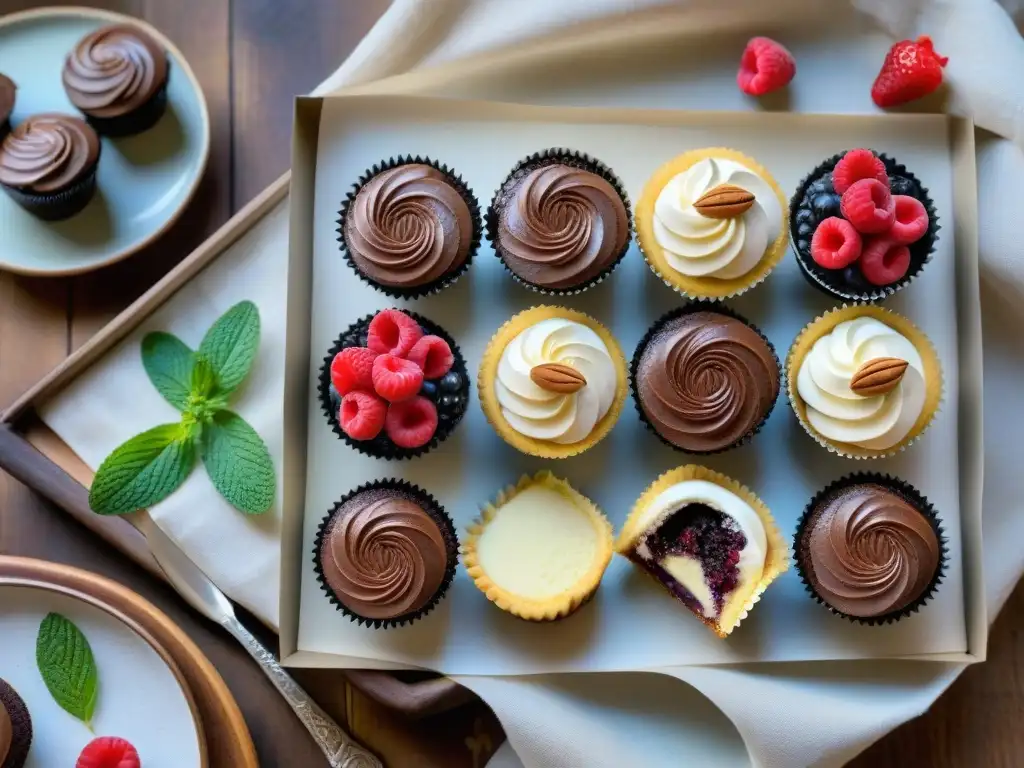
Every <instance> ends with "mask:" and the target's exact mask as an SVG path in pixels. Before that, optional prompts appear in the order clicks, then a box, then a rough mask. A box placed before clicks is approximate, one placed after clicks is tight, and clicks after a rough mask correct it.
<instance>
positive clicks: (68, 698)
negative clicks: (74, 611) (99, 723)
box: [36, 613, 99, 730]
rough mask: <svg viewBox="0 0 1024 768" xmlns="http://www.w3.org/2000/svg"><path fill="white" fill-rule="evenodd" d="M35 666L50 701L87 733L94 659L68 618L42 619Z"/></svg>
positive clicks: (94, 684)
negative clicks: (51, 697)
mask: <svg viewBox="0 0 1024 768" xmlns="http://www.w3.org/2000/svg"><path fill="white" fill-rule="evenodd" d="M36 666H37V667H38V668H39V674H40V675H42V678H43V682H44V683H45V684H46V689H47V690H48V691H49V692H50V695H51V696H53V699H54V701H56V702H57V703H58V704H59V705H60V706H61V708H62V709H64V710H65V711H67V712H68V713H69V714H71V715H73V716H74V717H77V718H78V719H79V720H81V721H82V722H83V723H85V725H86V727H87V728H89V729H90V730H91V729H92V716H93V713H94V712H95V711H96V697H97V694H98V693H99V678H98V676H97V674H96V660H95V659H94V658H93V655H92V648H90V647H89V641H88V640H86V639H85V635H83V634H82V632H81V630H80V629H79V628H78V627H76V626H75V625H74V624H73V623H72V622H71V620H70V619H67V618H65V617H63V616H61V615H60V614H59V613H50V614H47V616H46V618H44V619H43V621H42V623H41V624H40V625H39V633H38V634H37V635H36Z"/></svg>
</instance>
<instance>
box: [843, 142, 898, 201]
mask: <svg viewBox="0 0 1024 768" xmlns="http://www.w3.org/2000/svg"><path fill="white" fill-rule="evenodd" d="M861 179H878V180H879V181H880V182H882V183H883V184H885V186H887V187H888V186H889V175H888V174H887V173H886V172H885V163H883V162H882V161H881V160H879V159H878V158H877V157H875V153H874V152H872V151H871V150H870V149H851V150H850V151H849V152H847V153H846V154H845V155H843V156H842V157H841V158H840V159H839V162H838V163H836V167H835V168H834V169H833V170H832V186H833V188H834V189H835V190H836V192H838V193H839V194H840V195H841V194H843V193H844V192H845V191H846V190H848V189H849V188H850V185H851V184H853V182H855V181H860V180H861Z"/></svg>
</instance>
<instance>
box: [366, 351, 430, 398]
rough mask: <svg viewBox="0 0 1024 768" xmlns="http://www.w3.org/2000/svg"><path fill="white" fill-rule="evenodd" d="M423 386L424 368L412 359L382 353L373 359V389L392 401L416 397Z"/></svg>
mask: <svg viewBox="0 0 1024 768" xmlns="http://www.w3.org/2000/svg"><path fill="white" fill-rule="evenodd" d="M421 386H423V369H421V368H420V367H419V366H418V365H416V363H414V362H413V361H412V360H403V359H402V358H401V357H395V356H394V355H381V356H380V357H378V358H377V359H376V360H374V361H373V391H374V392H376V393H377V394H378V395H380V396H381V397H383V398H384V399H385V400H387V401H388V402H391V403H397V402H398V401H399V400H408V399H409V398H410V397H415V396H416V395H417V394H418V393H419V391H420V387H421Z"/></svg>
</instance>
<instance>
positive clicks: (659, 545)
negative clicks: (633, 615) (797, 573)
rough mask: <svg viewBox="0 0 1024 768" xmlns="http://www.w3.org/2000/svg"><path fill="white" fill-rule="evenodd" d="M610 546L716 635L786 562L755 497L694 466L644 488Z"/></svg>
mask: <svg viewBox="0 0 1024 768" xmlns="http://www.w3.org/2000/svg"><path fill="white" fill-rule="evenodd" d="M616 550H617V551H618V552H619V554H621V555H624V556H626V557H628V558H629V559H630V560H631V561H632V562H633V563H635V564H636V565H638V566H640V567H641V568H643V569H644V570H645V571H646V572H647V573H649V574H650V575H651V576H653V577H654V578H655V579H656V580H657V581H658V582H659V583H660V584H662V585H663V586H664V587H665V589H667V590H668V592H669V593H670V594H671V595H672V596H673V597H675V598H676V599H677V600H678V601H679V602H681V603H682V604H683V605H685V606H686V607H687V608H688V609H689V610H690V611H691V612H692V613H693V614H694V615H695V616H696V617H697V618H698V619H700V620H701V621H702V622H703V623H704V624H706V625H707V626H708V627H710V628H711V629H712V630H714V632H715V633H716V634H717V635H719V636H720V637H726V636H727V635H728V634H729V633H730V632H732V630H733V629H735V628H736V626H737V625H738V624H739V623H740V621H741V620H742V619H743V618H744V617H745V616H746V615H747V613H748V611H749V610H750V608H751V607H753V604H754V603H755V602H756V601H757V600H758V599H760V595H761V593H762V592H763V591H764V590H765V588H767V586H768V584H770V583H771V581H772V580H773V579H775V577H776V576H778V575H779V574H780V573H782V572H783V571H785V570H786V568H787V567H788V564H789V555H788V552H787V549H786V545H785V543H784V542H783V540H782V538H781V536H780V534H779V532H778V529H777V528H776V526H775V522H774V520H773V519H772V517H771V513H770V512H769V511H768V509H767V507H765V506H764V504H763V503H762V502H761V500H760V499H758V498H757V497H756V496H755V495H754V494H753V493H751V492H750V491H749V490H747V489H746V488H745V487H743V486H742V485H740V484H739V483H737V482H735V481H733V480H730V479H729V478H727V477H725V476H724V475H720V474H718V473H717V472H712V471H711V470H708V469H705V468H703V467H697V466H686V467H679V468H678V469H675V470H672V471H670V472H667V473H665V474H664V475H662V476H661V477H660V478H659V479H658V480H657V481H655V483H654V484H653V485H651V487H650V488H648V490H647V491H646V492H645V493H644V495H643V496H641V498H640V500H639V501H638V502H637V503H636V505H635V506H634V507H633V511H632V512H631V513H630V515H629V518H628V519H627V521H626V524H625V526H624V527H623V530H622V533H621V534H620V535H619V540H618V542H617V544H616Z"/></svg>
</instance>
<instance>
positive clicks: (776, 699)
mask: <svg viewBox="0 0 1024 768" xmlns="http://www.w3.org/2000/svg"><path fill="white" fill-rule="evenodd" d="M851 8H852V9H853V10H854V11H855V12H856V13H857V14H858V15H859V20H860V21H859V23H856V24H852V25H851V24H849V18H848V16H849V13H847V12H849V11H850V10H851ZM1022 8H1024V2H1020V0H1007V2H1006V3H1005V7H1001V6H1000V5H998V4H997V3H996V2H995V0H916V1H913V0H911V1H908V2H897V1H896V0H850V2H849V3H844V2H840V0H775V2H773V3H764V2H759V1H757V0H750V1H745V0H690V1H689V2H669V1H668V0H559V1H558V2H552V1H551V0H396V2H395V3H394V4H393V5H392V7H391V8H390V9H389V10H388V11H387V12H386V13H385V15H384V16H383V17H382V18H381V20H380V21H379V22H378V24H377V25H376V26H375V27H374V28H373V29H372V30H371V31H370V33H369V34H368V35H367V36H366V38H365V39H364V40H363V41H362V43H361V44H360V45H359V46H358V47H357V49H356V50H355V52H354V53H353V54H352V55H351V56H350V57H349V58H348V59H347V60H346V61H345V63H344V64H343V65H342V66H341V67H340V68H339V69H338V70H337V71H336V72H335V73H334V74H333V75H331V76H330V78H328V80H327V81H325V83H323V84H322V85H321V87H320V88H319V89H318V90H317V92H318V93H325V92H328V91H330V90H333V89H336V88H339V87H343V86H349V85H355V84H362V83H368V82H371V81H373V80H376V79H380V78H383V77H387V76H390V75H393V74H397V73H401V72H404V71H408V70H412V69H415V68H419V67H423V66H429V65H433V64H438V63H442V62H450V61H456V60H458V59H460V58H464V57H468V56H471V55H473V54H476V53H479V52H483V51H488V50H498V49H502V48H509V47H520V46H525V45H527V44H529V43H531V42H534V41H537V40H540V39H543V38H568V37H569V36H572V35H577V34H583V33H594V32H600V31H601V30H607V29H612V28H615V27H617V26H621V25H625V24H644V25H648V26H650V25H655V26H657V25H659V24H661V23H662V22H664V21H665V20H666V19H672V20H674V21H679V20H682V21H683V22H685V23H686V24H687V29H686V30H685V38H686V41H687V42H686V45H690V46H693V47H695V48H696V49H698V50H699V46H700V43H701V40H702V39H703V38H702V36H703V35H705V34H710V33H711V32H721V31H723V30H735V31H736V34H737V39H739V38H740V37H741V36H742V35H743V34H770V35H773V36H776V37H778V38H779V39H782V40H783V41H785V42H786V43H787V45H789V46H790V47H791V49H792V50H793V52H794V53H795V55H796V58H797V69H798V74H797V77H796V80H795V81H794V83H793V85H792V87H791V95H790V108H791V109H794V110H799V111H831V112H867V111H874V109H875V108H874V107H873V105H872V104H871V102H870V98H869V94H868V87H869V84H870V82H871V81H872V79H873V77H874V75H875V73H876V72H877V69H878V67H879V64H880V62H881V58H882V55H884V51H885V49H886V48H887V46H888V45H889V44H890V43H891V41H892V40H893V39H901V38H906V37H914V36H916V35H917V34H921V33H927V34H930V35H931V36H932V38H933V39H934V41H935V45H936V49H937V50H938V51H940V52H941V53H942V54H943V55H947V56H949V57H950V63H949V66H948V68H947V70H946V79H947V81H948V82H949V83H950V86H951V88H950V96H949V99H948V104H947V107H948V108H949V109H950V110H952V111H956V112H958V113H963V114H969V115H970V116H972V117H973V119H974V121H975V123H976V124H977V125H978V126H979V127H980V128H983V129H987V131H990V132H991V134H989V133H987V132H984V131H979V137H978V138H979V149H978V162H979V167H978V174H979V188H980V200H979V211H980V223H981V235H980V244H979V245H980V251H981V261H982V290H983V293H984V295H983V297H982V300H983V306H984V308H985V309H984V312H985V314H984V334H985V344H984V364H985V393H984V397H985V405H986V407H985V440H986V448H987V450H986V480H985V500H984V506H985V516H984V539H985V569H986V597H987V607H988V615H989V618H990V619H991V618H994V617H995V615H996V613H997V612H998V610H999V608H1000V607H1001V606H1002V604H1003V602H1004V600H1005V599H1006V597H1007V596H1008V595H1009V593H1010V591H1011V590H1012V589H1013V586H1014V585H1015V584H1016V582H1017V580H1018V578H1019V577H1020V575H1021V572H1022V570H1024V553H1022V552H1021V550H1020V547H1019V546H1017V545H1016V542H1017V541H1019V540H1020V538H1021V536H1022V535H1024V516H1022V515H1021V514H1020V512H1021V511H1022V510H1021V509H1020V500H1019V495H1018V493H1017V492H1018V490H1019V487H1020V485H1019V482H1017V483H1015V482H1014V480H1015V472H1016V471H1017V467H1016V462H1015V461H1014V458H1015V457H1014V454H1013V452H1012V451H1007V450H1001V448H1002V447H1003V446H1010V445H1014V444H1016V442H1017V439H1018V436H1019V434H1020V431H1021V428H1022V427H1024V402H1022V401H1021V399H1020V397H1019V392H1018V390H1017V387H1016V382H1018V381H1020V380H1021V378H1022V376H1024V349H1022V348H1021V345H1020V344H1019V343H1017V342H1015V341H1014V338H1015V337H1014V333H1013V330H1012V329H1013V328H1015V327H1020V324H1021V323H1022V322H1024V309H1022V307H1024V258H1022V253H1021V251H1022V248H1024V246H1022V245H1021V242H1022V241H1021V238H1020V236H1019V234H1018V225H1017V217H1016V214H1017V212H1018V211H1019V210H1020V209H1021V207H1022V204H1024V193H1022V192H1021V191H1020V184H1019V179H1021V178H1024V154H1022V151H1021V145H1022V144H1024V84H1022V83H1021V82H1020V79H1019V78H1020V73H1021V72H1024V42H1022V40H1021V37H1020V34H1019V33H1018V31H1017V29H1016V28H1015V26H1014V23H1013V20H1012V18H1011V15H1010V14H1011V13H1012V14H1017V13H1019V12H1020V11H1021V10H1022ZM844 14H845V15H844ZM824 15H828V16H829V17H831V18H834V19H836V21H834V22H833V23H834V24H840V23H841V24H843V25H844V26H843V34H842V36H841V37H835V36H833V37H830V38H829V39H828V43H827V44H825V43H822V42H821V40H820V39H819V38H818V37H817V36H816V35H814V34H807V33H806V32H805V31H801V30H803V29H804V28H805V27H806V22H807V20H808V19H812V18H813V19H817V20H818V21H820V20H821V19H822V17H823V16H824ZM788 32H792V34H791V35H790V34H787V33H788ZM740 44H742V43H740ZM709 58H710V60H709V61H705V60H703V59H702V58H701V57H699V56H697V57H694V58H693V59H692V61H691V66H690V67H689V68H687V69H680V70H677V71H673V72H668V73H665V74H666V77H665V78H664V79H663V80H662V81H661V82H659V83H657V84H653V85H652V84H648V85H646V86H645V87H641V88H637V89H624V88H623V87H622V85H621V84H619V85H617V86H616V85H614V84H613V85H608V86H607V87H605V86H601V85H600V84H599V87H598V88H591V89H589V90H587V92H586V93H585V94H581V95H579V97H578V98H575V102H576V103H595V104H599V103H620V104H626V105H632V106H663V107H682V108H701V107H704V108H719V109H750V108H752V107H751V102H749V101H748V100H747V99H745V98H744V97H742V95H741V94H739V93H738V91H737V90H736V89H735V85H734V75H735V67H736V63H737V59H738V51H737V55H736V57H735V58H730V59H728V60H726V59H724V58H721V57H709ZM673 66H678V62H677V61H673ZM545 85H546V84H545V83H543V82H538V83H537V89H538V90H543V89H544V87H545ZM450 95H455V96H458V95H463V94H461V93H458V92H451V93H450ZM469 95H475V96H487V97H488V98H492V99H499V98H502V97H503V94H502V93H501V92H500V90H498V89H495V90H494V91H486V92H480V91H479V90H477V91H476V92H474V93H472V94H469ZM515 98H516V99H518V100H529V98H530V94H523V93H517V94H515ZM537 98H538V99H541V98H543V96H538V97H537ZM993 134H994V135H993ZM286 205H287V204H286V203H282V205H280V206H278V207H277V208H276V209H275V210H274V211H272V212H271V213H270V214H268V215H267V216H266V217H265V218H264V219H263V220H262V221H261V222H260V223H259V224H258V225H257V226H256V227H255V228H253V230H251V231H250V232H249V233H247V234H246V235H245V236H244V237H243V238H242V239H241V240H240V241H239V242H238V243H236V244H235V245H233V246H232V247H231V249H229V251H228V252H226V253H225V254H223V255H222V256H221V257H220V258H219V259H218V260H217V261H216V262H215V263H214V264H213V265H211V266H210V267H208V268H207V269H206V270H205V271H204V272H203V273H202V274H200V275H199V276H197V277H196V278H194V279H193V280H192V281H191V282H190V283H189V284H188V285H187V286H186V287H184V288H183V289H182V290H180V291H179V292H178V293H177V294H176V295H175V296H174V297H172V298H171V299H170V300H169V301H168V302H167V304H165V305H164V306H163V307H162V308H161V309H160V310H159V311H158V312H157V313H156V314H154V315H153V316H152V317H151V318H150V319H148V320H147V321H146V323H145V324H144V326H143V327H142V328H140V329H138V330H137V331H136V332H135V333H133V334H132V335H131V336H129V338H128V339H126V340H125V341H124V342H123V343H122V344H121V345H119V346H118V347H117V348H116V349H115V350H112V351H111V352H110V353H108V354H107V355H106V356H105V357H104V358H103V359H102V360H101V361H99V362H98V363H97V364H95V365H94V366H93V367H92V368H91V369H90V370H89V371H88V372H86V373H85V374H84V375H82V376H81V377H79V379H78V380H76V381H75V382H74V383H73V384H72V385H70V386H69V387H68V388H67V389H66V390H65V391H64V392H62V393H60V394H59V395H58V396H57V397H56V398H55V399H54V400H53V401H52V402H51V403H49V404H47V406H46V407H45V408H43V409H42V415H43V418H44V420H45V421H46V422H47V423H48V424H49V425H50V427H51V428H52V429H54V430H55V431H56V432H57V433H58V434H59V435H61V436H62V437H63V438H64V440H65V441H66V442H67V443H68V444H69V445H70V446H71V447H72V448H73V449H74V450H76V451H77V452H78V454H79V455H80V456H81V457H82V458H83V460H84V461H85V462H86V463H87V464H89V465H90V466H92V467H96V466H97V465H98V464H99V462H100V461H101V460H102V458H103V457H104V456H105V455H106V454H107V453H108V452H109V451H110V450H111V449H112V448H113V447H114V446H115V445H117V444H118V443H120V442H121V441H122V440H124V439H126V438H127V437H129V436H130V435H132V434H135V433H136V432H139V431H141V430H142V429H145V428H147V427H149V426H152V425H153V424H155V423H157V422H159V421H163V420H173V419H174V417H175V415H174V413H173V411H172V409H170V407H169V406H167V405H166V403H164V402H163V400H162V399H161V398H160V397H159V396H158V395H157V394H156V392H155V391H153V390H152V389H151V388H150V387H149V385H148V384H147V382H146V379H145V374H144V372H143V370H142V366H141V363H140V361H139V351H138V349H139V348H138V342H139V340H140V339H141V336H142V335H143V334H144V333H145V332H147V331H149V330H154V329H164V330H170V331H173V332H175V333H178V334H179V335H180V336H181V337H182V338H183V339H184V340H185V341H186V342H187V343H189V344H191V345H196V344H198V342H199V339H200V338H201V335H202V332H203V331H204V330H205V328H206V327H207V326H208V325H209V324H210V323H211V322H212V321H213V320H214V319H215V318H216V317H217V315H219V314H220V313H221V312H223V311H224V309H226V308H227V307H228V306H230V305H231V304H233V303H234V302H236V301H238V300H240V299H242V298H250V299H253V300H255V301H256V302H257V304H258V305H259V306H260V309H261V314H262V317H263V319H264V324H263V328H264V342H263V345H262V346H261V349H260V353H259V356H258V358H257V366H256V368H255V369H254V371H253V373H252V377H251V379H250V381H249V383H248V385H247V386H246V388H245V390H244V391H243V392H242V393H241V394H240V396H239V397H238V398H237V400H236V403H235V407H236V408H237V410H239V412H240V413H242V414H243V415H244V416H245V417H246V418H247V419H248V420H249V421H250V423H252V424H253V426H254V427H255V428H256V429H257V430H258V431H259V432H260V434H262V435H263V437H264V439H265V440H266V441H267V443H268V445H269V447H270V450H271V453H272V455H273V456H274V457H275V460H276V461H277V462H278V466H280V459H281V424H280V399H281V396H282V381H281V376H280V371H281V369H282V368H281V364H282V361H283V347H282V343H283V340H282V338H281V337H282V332H281V329H280V328H275V322H274V321H275V319H276V318H280V317H282V316H283V311H282V310H283V305H284V291H283V289H282V288H281V286H282V285H283V279H284V270H285V258H286V250H287V249H286V246H287V216H286ZM122 392H130V393H131V398H125V397H124V396H123V395H120V394H119V393H122ZM161 409H162V410H161ZM161 413H164V414H165V416H166V418H163V417H159V416H158V414H161ZM151 512H152V514H153V515H154V517H155V518H156V520H157V522H158V524H160V525H161V527H163V528H164V529H165V530H166V531H167V532H168V533H169V534H170V535H171V536H172V537H173V538H174V539H175V540H176V541H178V542H179V544H180V545H181V546H182V547H183V548H184V549H185V550H186V551H187V552H188V553H189V554H190V556H191V557H192V558H193V559H194V560H195V561H196V562H197V563H198V564H199V565H200V566H201V567H202V568H203V569H204V570H206V571H207V573H209V574H210V575H211V577H213V578H214V579H215V580H216V581H217V582H218V583H219V584H220V585H221V586H222V587H223V588H224V589H225V591H226V592H227V593H228V594H229V595H231V596H232V597H233V598H234V599H235V600H237V601H239V602H240V603H242V604H244V605H246V606H247V607H249V608H250V609H251V610H253V611H254V612H255V613H257V614H258V615H259V616H260V617H261V618H263V619H264V620H265V621H267V622H268V623H269V624H271V625H274V626H276V624H277V616H278V607H277V599H278V590H277V586H278V551H277V546H278V545H277V532H278V529H279V519H280V515H279V510H275V512H274V513H273V514H272V515H270V516H267V517H265V518H264V519H262V520H253V519H249V518H244V517H243V516H241V515H240V514H238V513H236V512H234V511H233V510H231V509H230V508H229V507H228V506H227V505H226V503H224V502H222V501H221V500H220V499H219V497H218V496H217V494H216V493H214V492H213V490H212V488H211V487H210V486H209V483H208V480H207V479H206V478H205V475H204V471H203V470H202V469H201V468H197V470H196V472H195V473H194V474H193V476H192V477H191V478H190V479H189V480H188V482H187V483H186V485H185V486H184V487H183V488H182V489H181V490H179V491H178V492H177V493H176V494H175V495H173V496H172V497H171V498H170V499H168V500H166V501H165V502H163V503H162V504H160V505H158V506H157V507H156V508H154V509H153V510H151ZM960 671H962V665H958V664H950V663H934V662H927V663H926V662H895V661H892V662H881V663H879V662H871V663H865V662H842V663H840V662H835V663H814V664H761V665H756V664H755V665H736V666H727V667H722V666H719V667H676V668H670V669H663V670H660V672H661V673H662V674H652V673H632V674H631V673H621V674H620V673H617V674H611V675H609V674H602V675H597V674H593V675H590V674H588V675H541V676H534V677H527V678H499V677H469V678H460V679H459V682H460V683H462V684H463V685H466V686H468V687H470V688H472V689H474V690H475V691H476V692H477V693H478V694H479V695H480V696H481V697H482V698H483V699H484V700H486V701H487V702H488V703H489V704H490V705H491V707H492V708H493V709H494V711H495V712H496V713H497V715H498V717H499V718H500V720H501V721H502V724H503V726H504V727H505V730H506V733H507V734H508V744H507V745H505V746H504V747H503V748H502V749H501V750H500V751H499V753H498V754H497V755H496V756H495V757H494V759H493V760H492V763H491V765H492V767H493V768H511V767H512V766H519V765H523V766H527V767H528V768H567V767H570V766H586V767H587V768H603V767H604V766H608V767H609V768H611V767H612V766H616V767H618V766H633V765H645V766H647V765H649V766H662V765H666V766H668V765H681V764H687V763H688V762H691V761H692V762H693V764H697V765H741V764H744V763H745V762H748V761H749V762H750V763H752V764H753V765H755V766H804V765H838V764H841V763H842V762H844V761H845V760H848V759H850V758H851V757H852V756H853V755H855V754H857V753H858V752H859V751H861V750H862V749H864V747H866V746H867V745H869V744H870V743H871V742H873V741H874V740H876V739H877V738H879V737H880V736H881V735H882V734H884V733H885V732H887V731H888V730H890V729H891V728H893V727H895V726H896V725H898V724H899V723H901V722H903V721H905V720H907V719H909V718H911V717H914V716H915V715H917V714H919V713H921V712H922V711H924V710H925V709H926V708H927V707H928V706H929V705H930V704H931V703H932V701H934V699H935V698H936V697H937V696H938V695H939V694H940V693H941V692H942V691H943V690H944V689H945V688H946V687H947V686H948V685H949V684H950V683H951V682H952V681H953V679H954V678H955V677H956V675H957V674H959V672H960ZM672 678H677V679H678V680H682V681H685V682H686V683H688V684H689V685H681V684H680V683H678V682H676V680H673V679H672ZM698 691H699V693H698ZM702 694H703V695H702ZM705 697H706V698H705ZM712 702H713V704H712Z"/></svg>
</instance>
